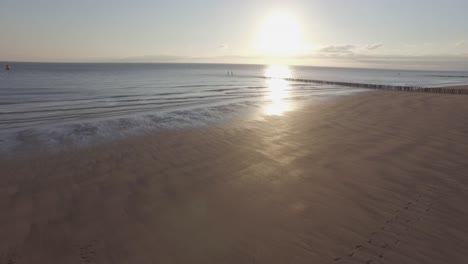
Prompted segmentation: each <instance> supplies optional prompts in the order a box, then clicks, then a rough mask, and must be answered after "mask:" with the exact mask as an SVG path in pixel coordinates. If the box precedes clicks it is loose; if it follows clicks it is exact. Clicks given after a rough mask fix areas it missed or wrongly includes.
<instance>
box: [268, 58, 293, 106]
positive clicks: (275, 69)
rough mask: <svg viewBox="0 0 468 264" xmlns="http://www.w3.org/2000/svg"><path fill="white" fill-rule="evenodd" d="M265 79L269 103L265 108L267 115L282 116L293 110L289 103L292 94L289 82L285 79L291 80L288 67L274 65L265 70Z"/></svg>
mask: <svg viewBox="0 0 468 264" xmlns="http://www.w3.org/2000/svg"><path fill="white" fill-rule="evenodd" d="M265 77H268V78H267V79H265V81H266V84H267V86H268V94H267V100H268V101H269V103H268V104H267V105H266V106H265V108H264V113H265V114H266V115H282V114H283V113H285V112H287V111H290V110H291V105H290V102H287V99H288V97H289V92H290V86H289V82H288V81H286V80H284V78H291V77H292V74H291V70H290V69H289V68H288V67H286V66H279V65H272V66H269V67H268V68H267V69H266V70H265Z"/></svg>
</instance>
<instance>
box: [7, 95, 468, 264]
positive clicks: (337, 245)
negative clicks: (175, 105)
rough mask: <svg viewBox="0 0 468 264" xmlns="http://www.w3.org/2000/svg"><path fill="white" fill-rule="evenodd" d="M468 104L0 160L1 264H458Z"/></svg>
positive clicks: (466, 244) (465, 218) (464, 248)
mask: <svg viewBox="0 0 468 264" xmlns="http://www.w3.org/2000/svg"><path fill="white" fill-rule="evenodd" d="M467 100H468V97H466V96H455V95H438V94H418V93H398V92H382V91H374V92H368V93H365V94H360V95H352V96H345V97H341V98H338V99H336V100H332V101H328V102H322V103H318V104H315V105H311V106H308V107H305V108H303V109H301V110H299V111H295V112H290V113H288V114H285V115H284V116H280V117H271V118H268V119H267V120H266V121H254V122H248V123H244V124H238V125H233V126H229V127H215V128H213V127H212V128H204V129H193V130H190V131H179V132H167V133H165V134H159V135H148V136H144V137H139V138H132V139H128V140H125V141H122V142H117V143H113V144H108V145H104V146H98V147H94V148H91V149H86V150H80V151H74V152H69V153H62V154H60V155H48V156H43V157H40V158H32V159H29V160H2V161H0V175H1V177H0V210H1V215H0V263H8V264H12V263H15V264H20V263H35V264H42V263H44V264H46V263H47V264H51V263H61V264H62V263H133V264H136V263H138V264H144V263H336V264H342V263H395V264H396V263H398V264H402V263H441V264H442V263H450V264H455V263H468V177H467V176H468V119H467V117H468V103H467V102H468V101H467Z"/></svg>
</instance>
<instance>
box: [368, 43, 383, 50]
mask: <svg viewBox="0 0 468 264" xmlns="http://www.w3.org/2000/svg"><path fill="white" fill-rule="evenodd" d="M382 46H383V44H382V43H376V44H368V45H366V49H368V50H376V49H378V48H381V47H382Z"/></svg>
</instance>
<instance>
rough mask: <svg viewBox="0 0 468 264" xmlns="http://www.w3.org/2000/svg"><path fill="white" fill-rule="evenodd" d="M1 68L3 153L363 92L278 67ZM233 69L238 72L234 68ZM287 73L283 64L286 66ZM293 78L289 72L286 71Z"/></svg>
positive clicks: (251, 114)
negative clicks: (270, 76)
mask: <svg viewBox="0 0 468 264" xmlns="http://www.w3.org/2000/svg"><path fill="white" fill-rule="evenodd" d="M12 66H13V71H11V72H1V73H0V143H1V146H0V153H2V154H12V153H17V152H22V151H29V150H31V149H37V148H45V149H63V148H67V147H69V146H86V145H90V144H96V143H99V142H103V141H109V140H113V139H117V138H122V137H126V136H128V135H134V134H141V133H145V132H152V131H155V130H158V129H163V128H172V129H174V128H184V127H193V126H204V125H209V124H213V123H219V122H225V121H228V120H230V119H232V118H234V117H241V118H256V117H261V116H264V115H281V114H282V113H284V112H287V111H288V110H291V109H293V108H294V105H296V104H298V102H302V101H304V100H309V99H321V98H331V97H333V96H336V95H340V94H346V93H352V92H357V91H361V90H359V89H353V88H347V87H338V86H330V85H318V84H306V83H291V82H285V81H282V80H264V79H260V78H257V77H256V76H263V75H264V74H265V71H267V72H268V69H271V67H269V66H260V65H219V64H218V65H213V64H73V63H67V64H64V63H61V64H60V63H14V64H13V65H12ZM280 69H282V70H283V71H285V69H286V71H287V74H288V77H297V78H310V79H320V80H333V81H352V82H363V83H382V84H394V85H419V86H427V87H431V86H444V85H458V84H465V83H468V78H467V77H468V73H463V72H418V71H389V70H365V69H339V68H320V67H289V68H284V67H283V68H280ZM228 71H229V72H232V73H233V76H228V74H227V72H228ZM280 73H281V71H280ZM277 77H284V76H277Z"/></svg>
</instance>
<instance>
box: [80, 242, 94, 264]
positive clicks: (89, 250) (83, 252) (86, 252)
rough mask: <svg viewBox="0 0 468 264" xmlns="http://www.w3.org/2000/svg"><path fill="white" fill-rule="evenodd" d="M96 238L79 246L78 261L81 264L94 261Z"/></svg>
mask: <svg viewBox="0 0 468 264" xmlns="http://www.w3.org/2000/svg"><path fill="white" fill-rule="evenodd" d="M96 243H97V240H93V241H91V243H89V244H86V245H84V246H81V247H80V261H81V263H83V264H89V263H95V262H94V259H95V257H96V249H95V248H96Z"/></svg>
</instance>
